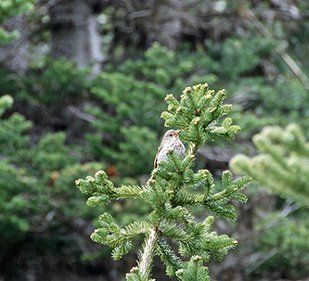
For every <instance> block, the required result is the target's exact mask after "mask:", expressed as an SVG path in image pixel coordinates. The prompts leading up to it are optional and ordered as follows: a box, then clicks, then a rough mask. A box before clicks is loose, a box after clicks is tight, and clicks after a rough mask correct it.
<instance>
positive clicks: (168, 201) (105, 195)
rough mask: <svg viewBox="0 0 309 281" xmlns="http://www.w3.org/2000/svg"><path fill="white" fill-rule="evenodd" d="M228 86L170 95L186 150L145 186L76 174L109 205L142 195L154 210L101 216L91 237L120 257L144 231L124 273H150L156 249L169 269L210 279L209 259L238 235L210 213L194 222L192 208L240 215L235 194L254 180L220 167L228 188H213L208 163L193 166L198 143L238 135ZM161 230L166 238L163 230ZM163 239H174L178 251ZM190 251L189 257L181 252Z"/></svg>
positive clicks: (135, 276) (96, 200) (169, 114)
mask: <svg viewBox="0 0 309 281" xmlns="http://www.w3.org/2000/svg"><path fill="white" fill-rule="evenodd" d="M224 98H225V93H224V91H218V92H214V91H213V90H210V89H209V88H208V85H207V84H203V85H201V84H199V85H196V86H194V87H187V88H186V89H185V90H184V91H183V94H182V96H181V99H180V101H178V100H177V99H176V98H174V97H173V95H168V96H167V97H166V99H165V100H166V102H167V104H168V108H167V111H165V112H163V113H162V118H163V119H165V126H167V127H170V126H172V127H175V128H176V129H179V130H180V131H181V133H180V138H181V139H182V140H183V141H184V142H186V143H187V147H188V148H187V152H186V155H185V157H184V158H183V159H182V158H181V157H180V156H179V155H178V154H176V153H174V152H173V151H171V152H169V153H168V154H167V159H166V160H165V161H161V162H160V164H159V165H158V167H157V168H156V169H154V170H153V171H152V174H151V177H150V179H149V180H148V181H147V183H146V185H145V186H144V187H139V186H127V185H123V186H121V187H115V186H114V184H113V183H112V182H111V181H110V180H109V179H108V177H107V175H106V173H105V172H103V171H99V172H97V173H96V174H95V176H94V177H86V179H80V180H77V181H76V185H77V186H78V188H79V189H80V190H81V192H83V193H84V194H86V195H88V197H89V198H88V200H87V203H88V204H90V205H92V206H93V205H104V204H106V203H107V202H112V201H114V200H124V199H125V200H127V199H132V198H136V199H140V200H141V201H143V202H144V203H145V204H147V205H148V206H149V207H150V209H151V211H150V214H149V215H148V217H146V219H145V220H143V221H142V222H139V221H137V222H134V223H131V224H129V225H127V226H125V227H123V228H121V227H119V226H118V225H117V224H116V223H115V222H114V221H113V218H112V216H111V215H109V214H103V215H102V216H100V218H99V224H100V227H99V228H98V229H96V230H95V231H94V233H93V234H92V235H91V238H92V239H93V240H94V241H96V242H98V243H102V244H104V245H107V246H109V247H110V248H112V249H113V251H112V256H113V258H114V259H119V258H121V257H122V256H123V255H124V254H126V253H128V252H129V251H130V250H131V249H132V245H133V240H134V239H135V238H136V236H138V235H140V234H143V235H145V239H144V243H143V247H142V249H141V250H140V252H139V260H138V263H137V265H138V266H137V267H134V268H132V270H131V271H130V273H129V274H127V276H126V279H127V280H130V281H149V280H151V279H150V278H151V267H152V263H153V258H154V256H155V255H159V256H160V258H161V260H162V261H163V263H164V264H165V265H166V272H167V275H169V276H177V277H178V279H179V280H184V281H191V280H192V281H193V280H194V281H205V280H209V274H208V269H207V268H206V267H204V266H203V262H204V261H208V260H209V259H210V258H212V257H215V258H217V259H220V258H222V257H223V256H224V255H226V254H227V252H228V250H229V249H232V248H233V247H234V246H235V245H236V242H235V241H234V240H233V239H231V238H229V237H228V236H226V235H218V234H217V233H216V232H214V231H212V224H213V220H214V218H213V217H207V218H206V219H205V220H204V221H203V222H196V219H195V217H194V215H193V214H191V212H190V211H189V208H192V207H196V206H199V207H206V208H207V209H208V210H210V211H211V212H213V213H215V214H216V215H217V216H218V217H224V218H226V219H230V220H235V219H236V209H235V207H234V206H233V205H232V204H231V201H232V200H239V201H241V202H244V201H245V200H246V196H245V195H244V194H242V193H241V192H240V191H241V190H242V189H243V188H244V186H245V185H247V184H248V182H249V181H250V179H249V177H242V178H239V179H236V180H233V177H232V174H231V173H230V172H228V171H225V172H224V173H223V174H222V185H223V189H222V190H221V191H217V192H216V184H215V181H214V178H213V176H212V175H211V173H210V172H209V171H208V170H199V171H197V172H194V170H193V165H194V160H195V158H196V153H197V150H198V148H199V147H200V146H201V145H204V144H205V143H206V142H207V141H208V140H213V139H215V138H233V137H234V135H235V134H236V133H237V132H238V131H239V127H238V126H237V125H232V119H231V118H229V117H226V118H224V119H223V118H222V117H223V116H225V115H227V114H228V113H229V112H230V109H231V106H230V105H226V104H223V101H224ZM163 237H164V238H163ZM166 241H173V243H175V247H176V249H175V251H177V253H178V254H180V256H178V255H177V253H176V252H175V251H174V250H173V249H172V248H171V247H170V246H169V244H168V243H167V242H166ZM190 257H191V259H190V260H189V261H187V262H185V261H183V260H187V259H188V258H190Z"/></svg>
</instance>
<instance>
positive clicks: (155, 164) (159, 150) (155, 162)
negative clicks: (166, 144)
mask: <svg viewBox="0 0 309 281" xmlns="http://www.w3.org/2000/svg"><path fill="white" fill-rule="evenodd" d="M162 148H163V145H160V146H159V148H158V151H157V154H156V158H155V159H154V162H153V166H154V168H157V166H158V163H157V162H158V155H159V153H160V152H161V150H162Z"/></svg>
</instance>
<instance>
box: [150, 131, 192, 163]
mask: <svg viewBox="0 0 309 281" xmlns="http://www.w3.org/2000/svg"><path fill="white" fill-rule="evenodd" d="M179 133H180V131H179V130H168V131H167V132H166V133H165V134H164V136H163V138H162V141H161V144H160V146H159V148H158V152H157V155H156V158H155V160H154V167H155V168H157V167H158V164H159V163H160V162H161V161H165V160H166V159H167V153H168V152H169V151H171V150H172V151H174V152H175V153H176V154H178V155H179V156H180V157H184V156H185V152H186V148H185V146H184V145H183V143H182V142H181V140H180V139H179Z"/></svg>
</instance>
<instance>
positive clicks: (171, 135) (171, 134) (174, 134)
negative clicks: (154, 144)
mask: <svg viewBox="0 0 309 281" xmlns="http://www.w3.org/2000/svg"><path fill="white" fill-rule="evenodd" d="M179 133H180V130H168V131H167V132H166V133H165V134H164V136H163V139H162V141H168V140H171V139H177V138H179Z"/></svg>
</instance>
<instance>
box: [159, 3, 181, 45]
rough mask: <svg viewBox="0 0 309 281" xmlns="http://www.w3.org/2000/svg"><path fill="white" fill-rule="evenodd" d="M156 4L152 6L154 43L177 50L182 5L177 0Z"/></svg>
mask: <svg viewBox="0 0 309 281" xmlns="http://www.w3.org/2000/svg"><path fill="white" fill-rule="evenodd" d="M158 2H159V3H158V4H155V5H154V11H153V32H154V41H158V42H160V43H161V44H162V45H164V46H166V47H168V48H169V49H171V50H174V49H176V48H177V45H178V42H179V39H180V35H181V32H182V25H181V7H182V4H181V1H179V0H161V1H158ZM155 3H156V1H155Z"/></svg>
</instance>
